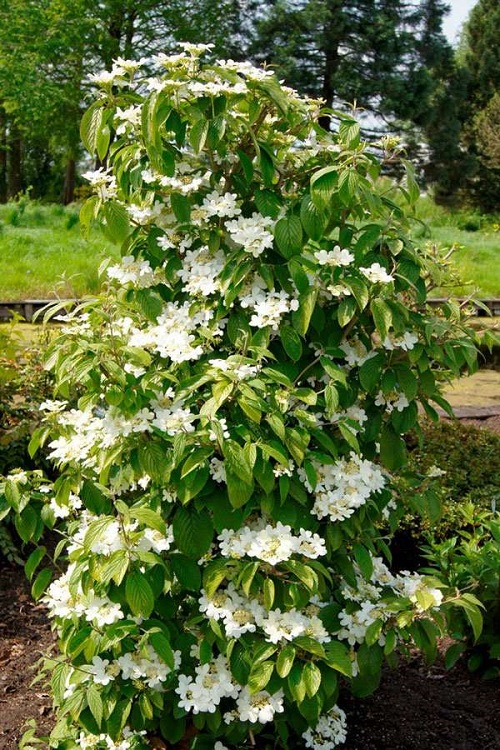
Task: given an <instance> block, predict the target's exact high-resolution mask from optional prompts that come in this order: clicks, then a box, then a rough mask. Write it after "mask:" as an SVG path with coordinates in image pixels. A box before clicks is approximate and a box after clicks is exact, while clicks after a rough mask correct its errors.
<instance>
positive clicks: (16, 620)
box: [0, 558, 55, 750]
mask: <svg viewBox="0 0 500 750" xmlns="http://www.w3.org/2000/svg"><path fill="white" fill-rule="evenodd" d="M54 645H55V641H54V637H53V635H52V633H51V630H50V626H49V622H48V620H47V617H46V614H45V609H44V607H43V606H42V605H37V604H35V603H34V602H33V600H32V599H31V596H30V591H29V584H28V582H27V580H26V578H25V575H24V570H23V568H22V567H20V566H11V565H8V564H5V563H4V562H3V561H2V559H1V558H0V750H17V747H18V742H19V738H20V737H21V736H22V734H23V732H24V729H23V725H24V723H25V722H26V721H27V720H28V719H33V718H34V719H36V721H37V725H38V727H39V730H40V732H41V733H44V732H47V731H49V730H50V725H51V723H52V716H51V700H50V695H49V694H48V692H47V690H46V686H44V684H43V683H41V682H39V683H37V684H36V685H33V686H32V685H31V683H32V681H33V679H34V677H35V675H36V667H35V664H36V662H37V661H38V660H39V659H40V657H41V656H42V654H43V653H46V652H48V651H49V650H50V649H51V648H53V647H54Z"/></svg>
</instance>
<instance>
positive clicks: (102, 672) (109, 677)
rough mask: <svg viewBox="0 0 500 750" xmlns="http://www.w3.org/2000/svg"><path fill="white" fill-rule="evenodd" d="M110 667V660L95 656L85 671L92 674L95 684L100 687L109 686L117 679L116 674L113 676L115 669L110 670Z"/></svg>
mask: <svg viewBox="0 0 500 750" xmlns="http://www.w3.org/2000/svg"><path fill="white" fill-rule="evenodd" d="M108 666H109V659H101V657H100V656H94V658H93V659H92V664H89V665H87V666H86V667H84V669H86V670H87V671H88V672H90V674H91V675H92V678H93V680H94V682H96V683H97V684H98V685H109V683H110V682H112V681H113V680H114V679H115V677H116V674H113V669H111V670H108V669H107V667H108Z"/></svg>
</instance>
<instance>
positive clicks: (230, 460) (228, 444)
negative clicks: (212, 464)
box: [222, 440, 253, 485]
mask: <svg viewBox="0 0 500 750" xmlns="http://www.w3.org/2000/svg"><path fill="white" fill-rule="evenodd" d="M222 449H223V452H224V458H225V466H226V470H227V469H229V471H231V472H232V473H233V474H236V475H237V476H239V477H240V480H241V481H242V482H243V483H244V484H248V485H250V484H252V481H253V472H252V468H253V467H252V466H251V464H250V462H249V460H248V458H247V456H246V454H245V451H244V450H243V448H242V447H241V446H240V445H239V443H237V442H236V441H235V440H225V441H224V444H223V446H222Z"/></svg>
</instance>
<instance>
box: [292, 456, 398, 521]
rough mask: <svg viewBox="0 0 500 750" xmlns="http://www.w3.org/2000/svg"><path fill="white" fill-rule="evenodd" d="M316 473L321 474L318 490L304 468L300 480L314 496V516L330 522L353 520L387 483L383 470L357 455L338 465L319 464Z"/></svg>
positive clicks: (343, 459)
mask: <svg viewBox="0 0 500 750" xmlns="http://www.w3.org/2000/svg"><path fill="white" fill-rule="evenodd" d="M314 470H315V472H316V475H317V483H316V486H315V487H313V486H311V484H310V483H309V480H308V478H307V475H306V473H305V471H304V470H303V469H299V472H298V473H299V478H300V479H301V481H302V482H303V483H304V485H305V487H306V489H307V490H308V491H309V492H311V493H312V494H313V495H314V498H315V500H314V506H313V509H312V513H313V514H314V515H315V516H317V517H318V518H326V517H328V518H329V519H330V521H343V520H344V519H345V518H349V516H351V515H352V514H353V513H354V511H355V510H356V509H357V508H360V507H361V506H362V505H364V504H365V503H366V501H367V500H368V498H369V497H370V495H371V494H372V493H374V492H380V490H382V489H383V488H384V487H385V484H386V480H385V478H384V476H383V474H382V472H381V471H380V469H379V468H378V467H377V466H375V464H373V463H372V462H371V461H368V460H366V459H362V458H360V457H359V456H357V455H356V454H355V453H351V454H350V457H349V458H347V459H346V458H341V459H340V460H339V461H337V462H336V463H334V464H319V463H317V462H315V463H314Z"/></svg>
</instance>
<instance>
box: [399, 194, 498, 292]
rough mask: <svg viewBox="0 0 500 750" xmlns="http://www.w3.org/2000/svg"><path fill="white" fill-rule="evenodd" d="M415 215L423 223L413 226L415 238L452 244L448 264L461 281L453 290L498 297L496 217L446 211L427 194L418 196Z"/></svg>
mask: <svg viewBox="0 0 500 750" xmlns="http://www.w3.org/2000/svg"><path fill="white" fill-rule="evenodd" d="M417 216H418V218H419V219H420V220H421V221H422V222H423V224H422V225H417V226H416V227H415V230H414V237H415V238H416V239H418V240H420V241H431V242H436V243H438V244H439V245H441V246H442V247H443V248H451V247H455V250H454V252H453V254H452V255H451V259H450V260H451V265H452V267H453V269H454V270H455V271H456V272H457V274H458V276H459V277H460V279H461V281H462V282H463V283H462V284H461V285H460V286H457V287H455V288H454V290H453V291H454V294H457V295H468V294H471V293H474V294H475V295H476V296H478V297H481V298H483V299H485V298H488V297H500V220H498V221H497V220H496V219H495V217H485V216H481V215H480V214H478V213H475V212H473V211H447V210H446V209H444V208H442V207H440V206H436V204H435V203H433V201H432V200H431V199H430V198H421V199H420V201H419V203H418V205H417ZM439 293H440V290H437V294H438V295H439ZM446 293H449V292H446Z"/></svg>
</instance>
